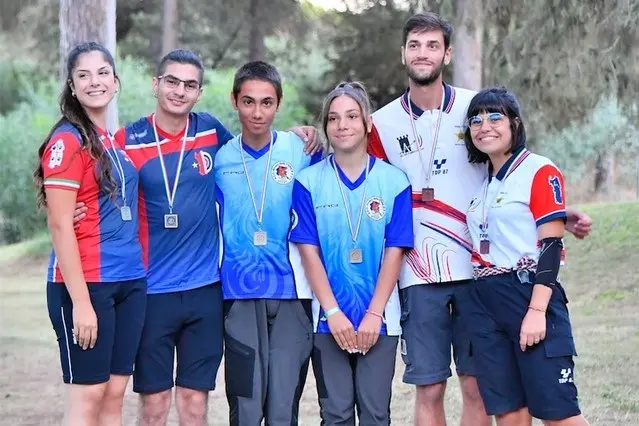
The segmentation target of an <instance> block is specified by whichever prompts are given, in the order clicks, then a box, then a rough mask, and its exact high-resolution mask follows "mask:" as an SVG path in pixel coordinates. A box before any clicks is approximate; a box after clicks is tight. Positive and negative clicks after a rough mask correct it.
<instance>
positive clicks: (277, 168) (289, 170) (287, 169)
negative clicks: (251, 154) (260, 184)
mask: <svg viewBox="0 0 639 426" xmlns="http://www.w3.org/2000/svg"><path fill="white" fill-rule="evenodd" d="M271 176H272V177H273V180H274V181H275V182H277V183H279V184H280V185H286V184H287V183H291V182H292V181H293V178H294V177H295V173H294V172H293V166H291V165H290V164H289V163H287V162H286V161H278V162H277V163H275V165H274V166H273V168H272V169H271Z"/></svg>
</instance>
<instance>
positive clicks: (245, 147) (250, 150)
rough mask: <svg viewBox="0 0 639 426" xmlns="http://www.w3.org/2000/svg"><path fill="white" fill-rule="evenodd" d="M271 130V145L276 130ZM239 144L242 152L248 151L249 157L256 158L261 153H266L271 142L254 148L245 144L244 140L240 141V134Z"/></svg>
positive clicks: (275, 135)
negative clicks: (256, 148) (259, 147)
mask: <svg viewBox="0 0 639 426" xmlns="http://www.w3.org/2000/svg"><path fill="white" fill-rule="evenodd" d="M271 132H272V133H273V134H272V138H273V145H275V141H276V140H277V132H276V131H275V130H272V131H271ZM240 144H241V145H242V149H243V150H244V152H246V153H248V154H249V155H250V156H251V157H253V158H255V159H256V160H257V159H258V158H260V157H261V156H262V155H264V154H266V153H267V152H268V149H269V146H270V145H271V144H266V145H265V146H263V147H262V148H261V149H258V150H255V149H253V148H251V147H250V146H248V145H247V144H245V143H244V142H242V135H240Z"/></svg>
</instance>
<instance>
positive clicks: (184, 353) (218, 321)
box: [133, 282, 224, 394]
mask: <svg viewBox="0 0 639 426" xmlns="http://www.w3.org/2000/svg"><path fill="white" fill-rule="evenodd" d="M222 303H223V300H222V286H221V285H220V283H219V282H218V283H214V284H210V285H206V286H204V287H198V288H195V289H192V290H185V291H178V292H175V293H162V294H149V295H148V296H147V310H146V321H145V323H144V330H143V332H142V340H141V342H140V349H139V351H138V356H137V359H136V361H135V372H134V374H133V391H134V392H137V393H144V394H151V393H157V392H162V391H165V390H168V389H171V388H172V387H173V385H174V384H176V385H178V386H180V387H183V388H188V389H194V390H201V391H207V392H208V391H210V390H213V389H215V379H216V377H217V370H218V368H219V366H220V362H221V361H222V352H223V335H224V328H223V306H222ZM176 351H177V376H176V378H175V381H174V379H173V371H174V359H175V353H176Z"/></svg>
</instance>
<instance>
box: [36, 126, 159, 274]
mask: <svg viewBox="0 0 639 426" xmlns="http://www.w3.org/2000/svg"><path fill="white" fill-rule="evenodd" d="M98 133H99V134H100V137H101V139H102V142H103V143H104V146H105V148H106V149H107V150H108V154H110V156H111V157H112V159H113V160H115V159H116V156H117V158H118V159H119V160H120V164H121V165H122V169H123V171H124V176H125V178H126V181H125V182H126V185H125V188H126V204H127V205H128V206H130V208H131V210H132V211H133V212H134V211H136V210H137V197H138V172H137V170H136V168H135V167H134V166H133V163H132V161H131V159H130V158H129V157H128V156H127V155H126V153H125V152H124V150H123V149H121V147H119V146H117V144H116V146H113V144H112V142H111V141H112V139H111V138H109V137H108V135H107V134H106V133H105V132H104V131H102V130H98ZM105 155H107V153H105ZM114 163H115V161H114V162H113V163H112V169H111V176H112V177H113V180H114V181H115V183H116V184H117V186H118V191H117V197H110V196H109V195H107V194H106V193H105V192H104V191H102V190H101V188H100V184H99V183H98V180H97V177H98V169H97V167H98V165H97V162H96V160H95V159H93V158H91V156H90V155H89V152H88V151H87V150H86V149H84V142H83V140H82V137H81V135H80V132H79V131H78V130H77V129H76V128H75V127H74V126H73V125H71V124H68V123H65V124H62V125H61V126H60V127H58V128H57V129H56V130H55V132H54V133H53V135H52V136H51V138H50V139H49V142H48V144H47V147H46V149H45V152H44V155H43V156H42V169H43V171H44V187H45V188H50V189H51V188H56V189H64V190H69V191H75V192H77V201H78V202H83V203H85V205H86V207H87V217H86V219H84V220H82V221H80V223H79V225H78V228H77V229H76V231H75V235H76V239H77V241H78V249H79V251H80V260H81V262H82V271H83V273H84V279H85V281H87V282H117V281H127V280H133V279H138V278H142V277H144V276H145V275H146V271H145V269H144V266H143V264H142V251H141V249H140V244H139V241H138V217H137V215H136V214H132V215H131V216H132V217H131V219H132V220H130V221H124V220H122V216H121V215H120V207H121V206H122V205H123V198H122V193H121V191H120V188H121V186H122V182H121V179H120V176H119V173H118V168H117V166H116V164H114ZM47 275H48V281H51V282H57V283H62V282H64V277H63V276H62V273H61V271H60V268H59V267H58V262H57V257H56V255H55V251H52V252H51V258H50V261H49V270H48V274H47Z"/></svg>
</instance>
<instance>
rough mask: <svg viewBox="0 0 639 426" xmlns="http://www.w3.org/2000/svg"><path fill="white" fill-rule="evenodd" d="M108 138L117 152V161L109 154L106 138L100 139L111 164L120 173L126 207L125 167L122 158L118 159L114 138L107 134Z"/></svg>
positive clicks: (116, 153) (123, 200) (116, 154)
mask: <svg viewBox="0 0 639 426" xmlns="http://www.w3.org/2000/svg"><path fill="white" fill-rule="evenodd" d="M107 137H108V138H109V142H111V148H113V151H115V160H114V159H113V157H112V156H111V153H110V152H109V148H107V146H106V145H105V143H104V136H102V137H101V138H100V142H102V146H103V147H104V152H105V153H106V155H108V156H109V160H111V163H113V165H114V166H115V168H116V169H117V171H118V176H119V177H120V181H121V182H122V185H121V186H120V190H121V191H122V202H123V203H124V205H125V206H126V176H125V175H124V167H122V163H121V162H120V157H118V152H117V147H116V146H115V143H114V142H113V136H111V134H107Z"/></svg>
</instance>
